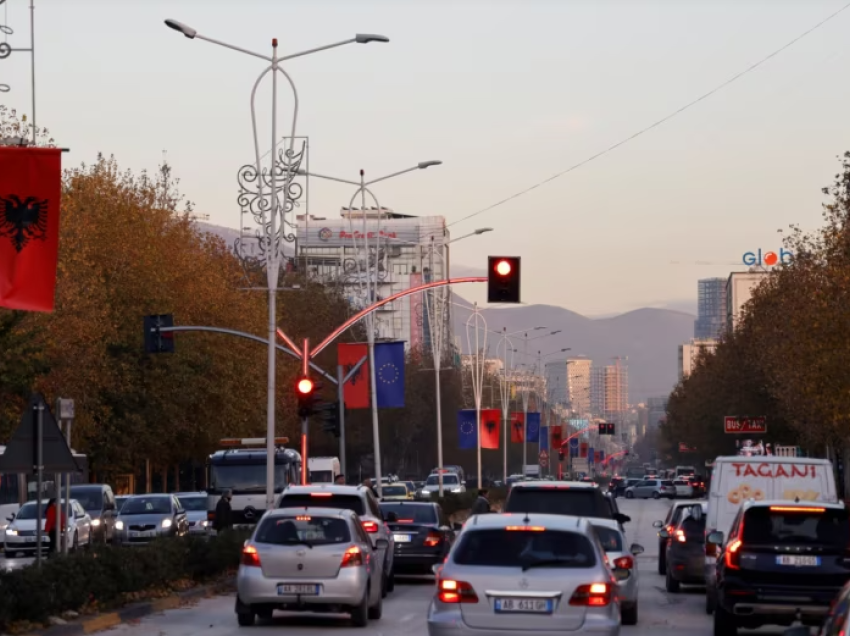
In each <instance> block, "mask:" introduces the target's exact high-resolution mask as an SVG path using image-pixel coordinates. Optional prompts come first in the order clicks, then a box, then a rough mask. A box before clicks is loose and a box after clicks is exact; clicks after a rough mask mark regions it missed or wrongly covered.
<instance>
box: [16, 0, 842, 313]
mask: <svg viewBox="0 0 850 636" xmlns="http://www.w3.org/2000/svg"><path fill="white" fill-rule="evenodd" d="M844 4H845V0H837V1H830V0H822V1H821V0H805V1H803V0H799V1H792V0H786V1H783V0H766V1H763V2H756V1H747V0H735V1H731V0H730V1H725V2H724V1H720V0H703V1H701V2H700V1H697V0H689V1H684V0H682V1H674V0H663V1H658V2H649V1H646V2H644V1H639V0H629V1H625V0H623V1H620V2H615V1H609V2H605V1H602V0H596V1H593V2H591V1H590V0H587V1H570V0H510V1H509V0H501V1H498V0H492V1H489V2H484V1H479V2H474V1H472V0H421V1H420V0H416V1H414V0H411V1H405V0H386V1H383V2H381V1H377V0H376V1H370V0H336V1H332V0H310V1H306V0H305V1H295V0H277V1H271V0H269V1H262V0H239V1H238V2H237V1H235V0H231V1H230V2H225V1H223V0H169V1H167V2H166V1H158V2H157V1H155V0H132V1H130V0H125V1H123V2H115V1H114V0H75V1H73V2H71V1H69V0H36V5H37V8H36V16H37V22H36V47H37V60H36V64H37V76H38V112H37V114H38V123H40V124H43V125H46V126H48V127H49V128H50V129H51V132H52V133H53V134H54V136H55V138H56V139H57V141H58V142H59V144H60V145H62V146H65V147H69V148H71V150H72V152H71V153H69V154H67V155H66V156H65V161H66V164H68V165H70V164H78V163H80V162H91V161H92V160H93V159H94V158H95V155H96V153H97V152H99V151H101V152H104V153H106V154H114V155H115V156H116V157H117V159H118V160H119V162H120V164H121V165H122V166H123V167H127V168H132V169H134V170H139V169H142V168H154V167H156V165H157V164H158V163H159V162H160V161H161V160H162V156H163V150H165V151H167V158H168V161H169V163H171V164H172V166H173V168H174V171H175V174H176V175H177V176H179V177H180V179H181V188H182V190H183V191H184V192H185V194H186V195H187V196H188V197H189V198H191V199H192V200H193V201H195V202H196V203H197V207H198V209H199V211H202V212H206V213H208V214H209V215H210V217H211V218H210V221H211V222H213V223H217V224H219V225H225V226H231V227H238V224H239V212H238V207H237V206H236V190H237V189H236V172H237V169H238V167H239V166H240V165H242V164H243V163H246V162H248V161H250V160H251V158H252V152H253V142H252V137H251V126H250V109H249V95H250V89H251V86H252V85H253V82H254V80H255V78H256V76H257V75H258V74H259V72H260V71H261V70H262V67H263V62H262V61H261V60H257V59H254V58H251V57H248V56H245V55H242V54H239V53H236V52H232V51H228V50H226V49H223V48H220V47H216V46H214V45H212V44H209V43H206V42H202V41H200V40H188V39H186V38H184V37H182V36H181V35H179V34H177V33H176V32H174V31H171V30H169V29H167V28H166V27H165V26H164V25H163V22H162V21H163V19H165V18H168V17H172V18H175V19H177V20H180V21H182V22H185V23H187V24H189V25H191V26H193V27H195V28H196V29H198V31H199V32H200V33H203V34H205V35H208V36H210V37H214V38H218V39H222V40H226V41H228V42H231V43H233V44H237V45H241V46H243V47H246V48H251V49H255V50H259V51H261V52H269V50H270V43H271V39H272V38H273V37H277V38H278V39H279V41H280V45H281V48H280V50H281V53H284V54H285V53H286V52H295V51H300V50H303V49H308V48H312V47H314V46H318V45H323V44H327V43H331V42H334V41H338V40H342V39H345V38H347V37H350V36H351V35H353V34H354V33H356V32H367V33H382V34H385V35H388V36H389V37H390V38H391V40H392V42H391V43H390V44H383V45H382V44H370V45H368V46H360V45H350V46H348V47H344V48H340V49H336V50H331V51H327V52H323V53H319V54H316V55H313V56H309V57H305V58H303V59H298V60H293V61H292V62H290V63H289V64H288V66H287V68H288V69H289V70H290V72H291V73H292V76H293V78H294V81H295V83H296V86H297V87H298V91H299V95H300V100H301V112H300V117H299V126H298V132H299V133H300V134H305V135H309V138H310V146H311V169H313V170H314V171H317V172H323V173H326V174H332V175H340V176H349V177H356V175H357V171H358V170H359V169H360V168H363V169H365V170H366V171H367V174H368V175H373V176H378V175H383V174H385V173H389V172H393V171H395V170H397V169H402V168H406V167H408V166H410V165H413V164H415V163H417V162H418V161H422V160H426V159H442V160H443V161H444V162H445V163H444V165H443V166H441V167H438V168H432V169H429V170H427V171H424V172H417V173H413V174H411V175H407V176H405V177H401V178H399V179H398V180H395V181H391V182H387V183H385V184H382V185H381V186H380V187H379V188H377V189H376V191H377V192H378V193H379V196H380V198H381V202H382V203H383V204H385V205H387V206H389V207H392V208H394V209H395V210H397V211H399V212H404V213H409V214H415V215H432V214H441V215H444V216H446V217H447V219H449V221H450V222H451V221H454V220H457V219H460V218H461V217H463V216H465V215H467V214H469V213H471V212H474V211H476V210H479V209H481V208H484V207H486V206H488V205H490V204H492V203H494V202H495V201H498V200H500V199H502V198H504V197H506V196H509V195H511V194H513V193H514V192H516V191H519V190H522V189H524V188H526V187H528V186H530V185H533V184H534V183H536V182H538V181H541V180H543V179H546V178H548V177H550V176H551V175H553V174H554V173H557V172H560V171H563V170H565V169H567V168H568V167H570V166H571V165H573V164H575V163H577V162H579V161H581V160H583V159H586V158H587V157H589V156H591V155H593V154H595V153H597V152H599V151H600V150H603V149H605V148H607V147H608V146H610V145H612V144H614V143H617V142H618V141H621V140H622V139H624V138H626V137H628V136H630V135H631V134H633V133H634V132H636V131H638V130H640V129H641V128H644V127H645V126H647V125H649V124H651V123H652V122H654V121H656V120H658V119H660V118H662V117H664V116H666V115H668V114H670V113H671V112H673V111H675V110H676V109H678V108H680V107H681V106H683V105H684V104H686V103H688V102H690V101H691V100H693V99H695V98H696V97H699V96H700V95H701V94H703V93H705V92H707V91H708V90H710V89H711V88H713V87H715V86H717V85H718V84H721V83H722V82H724V81H726V80H727V79H729V78H730V77H732V76H733V75H735V74H736V73H738V72H739V71H741V70H743V69H745V68H747V67H748V66H750V65H751V64H753V63H755V62H757V61H758V60H760V59H761V58H763V57H764V56H766V55H768V54H769V53H771V52H773V51H775V50H776V49H779V48H780V47H782V46H783V45H785V44H787V43H788V42H789V41H791V40H792V39H794V38H795V37H797V36H798V35H800V34H801V33H803V32H804V31H805V30H807V29H808V28H810V27H812V26H814V25H815V24H817V23H818V22H820V21H821V20H822V19H824V18H825V17H827V16H828V15H829V14H831V13H833V12H835V11H837V10H838V9H839V8H841V6H843V5H844ZM27 5H28V2H27V0H7V2H6V4H5V5H3V6H0V24H3V23H4V22H7V23H8V25H9V26H11V27H12V28H14V29H15V30H16V33H15V35H12V36H10V37H9V43H10V44H12V45H13V46H20V47H22V46H27V45H28V38H27V35H26V34H27V33H28V30H29V27H28V9H27ZM848 63H850V10H847V11H845V12H843V13H841V14H840V15H839V16H837V17H836V18H835V19H833V20H831V21H830V22H829V23H827V24H826V25H824V26H823V27H821V28H820V29H818V30H816V31H815V32H813V33H812V34H810V35H809V36H807V37H806V38H804V39H803V40H801V41H800V42H798V43H797V44H795V45H794V46H792V47H791V48H789V49H788V50H786V51H784V52H782V53H780V54H779V55H777V56H776V57H774V58H773V59H771V60H770V61H768V62H767V63H765V64H764V65H763V66H761V67H760V68H758V69H757V70H755V71H754V72H752V73H750V74H748V75H747V76H745V77H743V78H741V79H740V80H738V81H737V82H735V83H734V84H732V85H731V86H729V87H728V88H725V89H723V90H722V91H720V92H719V93H717V94H715V95H714V96H712V97H710V98H708V99H707V100H705V101H703V102H702V103H700V104H698V105H697V106H695V107H693V108H691V109H690V110H688V111H686V112H684V113H682V114H681V115H679V116H677V117H676V118H674V119H673V120H672V121H670V122H668V123H666V124H664V125H662V126H660V127H658V128H656V129H654V130H652V131H650V132H648V133H647V134H645V135H642V136H641V137H639V138H638V139H636V140H634V141H632V142H630V143H628V144H626V145H625V146H624V147H622V148H619V149H617V150H615V151H613V152H611V153H610V154H608V155H605V156H603V157H601V158H599V159H597V160H595V161H593V162H591V163H590V164H588V165H586V166H584V167H582V168H580V169H578V170H575V171H573V172H571V173H570V174H568V175H566V176H564V177H561V178H559V179H556V180H554V181H552V182H550V183H548V184H546V185H545V186H542V187H540V188H538V189H536V190H534V191H533V192H531V193H530V194H528V195H525V196H523V197H520V198H518V199H516V200H514V201H511V202H510V203H508V204H506V205H503V206H501V207H499V208H497V209H495V210H493V211H490V212H488V213H486V214H482V215H480V216H478V217H477V218H475V219H471V220H469V221H465V222H463V223H459V224H457V225H454V226H452V228H451V231H452V232H453V234H454V236H460V235H461V234H463V233H466V232H468V231H471V230H473V229H475V228H477V227H484V226H489V227H493V228H495V230H496V231H495V232H492V233H490V234H487V235H485V236H482V237H477V238H474V239H469V240H467V241H464V242H463V243H458V244H457V248H456V249H455V250H454V252H453V255H452V259H453V261H454V262H455V263H458V264H462V265H465V266H469V267H480V266H482V265H483V264H484V263H485V258H486V256H487V254H512V255H520V256H522V257H523V272H524V277H523V289H524V300H526V301H527V302H539V303H548V304H555V305H562V306H565V307H568V308H570V309H572V310H574V311H578V312H580V313H584V314H588V315H595V314H604V313H611V312H617V311H623V310H628V309H632V308H635V307H640V306H646V305H656V306H658V305H664V304H666V303H678V302H681V301H693V300H694V299H695V295H696V280H697V279H698V278H703V277H709V276H726V275H727V274H728V272H729V271H730V270H731V269H737V268H738V267H737V266H736V265H735V264H737V263H739V262H740V258H741V255H742V253H743V252H745V251H748V250H750V249H756V248H759V247H761V248H764V249H772V248H777V247H779V235H778V234H777V233H776V230H777V228H779V227H785V226H787V225H788V224H789V223H800V224H802V225H803V226H804V227H815V226H816V225H817V224H818V223H819V221H820V204H821V202H822V201H823V197H822V195H821V193H820V187H821V186H823V185H826V184H827V183H828V182H829V181H830V179H831V177H832V175H833V174H834V173H835V170H836V166H837V164H836V162H835V156H836V155H838V154H839V153H841V152H843V151H844V150H847V149H848V148H850V130H849V129H848V122H850V118H848V104H850V83H848V82H847V81H846V80H845V79H844V78H845V77H846V73H847V68H848V66H850V64H848ZM0 83H6V84H10V85H11V86H12V91H11V92H10V93H8V94H4V95H0V103H5V104H7V105H9V106H11V107H17V108H18V109H19V110H20V111H29V110H30V98H29V58H28V57H27V55H26V54H24V53H14V54H13V55H12V56H11V57H10V58H8V59H5V60H0ZM268 95H269V91H264V92H261V96H263V97H265V96H268ZM282 95H283V98H282V99H283V106H284V108H282V109H281V118H280V122H281V126H284V125H286V126H288V122H289V121H290V117H291V110H290V109H289V106H290V105H291V103H292V101H291V97H290V94H289V93H287V92H285V91H282ZM264 101H265V102H268V99H265V100H264ZM269 112H270V110H269V109H268V108H267V106H266V104H263V109H262V111H261V114H260V117H261V119H260V122H261V125H262V134H263V135H264V136H266V137H268V136H269V135H270V128H269V127H268V122H269ZM350 194H351V191H350V188H348V187H346V186H338V185H329V184H326V183H321V182H318V181H313V182H312V183H311V192H310V195H311V202H310V211H311V212H312V213H313V214H316V215H322V216H334V215H336V214H337V213H338V211H339V208H340V206H342V205H344V204H347V202H348V199H349V197H350ZM671 261H676V262H678V263H679V264H671ZM698 261H700V262H709V263H711V264H710V265H706V264H696V262H698ZM479 287H480V286H479ZM462 293H463V295H464V296H467V297H470V298H475V294H474V293H470V290H469V289H464V290H463V292H462Z"/></svg>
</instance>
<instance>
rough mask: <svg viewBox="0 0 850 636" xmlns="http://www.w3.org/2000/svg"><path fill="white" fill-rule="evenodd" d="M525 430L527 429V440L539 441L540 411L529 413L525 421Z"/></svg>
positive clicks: (534, 442)
mask: <svg viewBox="0 0 850 636" xmlns="http://www.w3.org/2000/svg"><path fill="white" fill-rule="evenodd" d="M525 430H526V431H528V438H527V440H528V441H529V442H531V443H533V444H536V443H537V442H539V441H540V413H529V414H528V419H527V420H526V423H525Z"/></svg>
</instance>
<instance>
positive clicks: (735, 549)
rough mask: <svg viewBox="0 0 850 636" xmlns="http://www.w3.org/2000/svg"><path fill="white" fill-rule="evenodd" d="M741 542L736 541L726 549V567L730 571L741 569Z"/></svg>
mask: <svg viewBox="0 0 850 636" xmlns="http://www.w3.org/2000/svg"><path fill="white" fill-rule="evenodd" d="M741 545H742V544H741V540H740V539H735V540H734V541H733V542H732V543H730V544H729V545H728V546H727V547H726V554H725V556H724V558H725V559H726V567H727V568H729V569H730V570H740V569H741V563H740V560H741V554H740V550H741Z"/></svg>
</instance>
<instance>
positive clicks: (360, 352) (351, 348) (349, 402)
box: [336, 342, 369, 409]
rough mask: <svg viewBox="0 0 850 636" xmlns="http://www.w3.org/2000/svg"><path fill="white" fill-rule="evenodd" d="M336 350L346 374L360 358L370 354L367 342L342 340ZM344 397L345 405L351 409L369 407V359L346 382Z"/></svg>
mask: <svg viewBox="0 0 850 636" xmlns="http://www.w3.org/2000/svg"><path fill="white" fill-rule="evenodd" d="M336 352H337V353H336V355H337V360H338V361H339V364H340V365H341V366H342V372H343V374H344V375H347V374H348V372H349V371H351V370H352V369H353V368H354V366H355V365H356V364H357V363H358V362H360V360H362V359H363V358H364V357H367V356H368V355H369V348H368V346H367V345H366V344H365V343H364V344H361V343H357V344H349V343H342V342H341V343H339V344H338V345H337V347H336ZM343 399H344V400H345V406H346V407H348V408H350V409H368V408H369V360H368V359H367V360H366V361H365V362H364V363H363V364H361V365H360V368H359V369H357V373H355V374H354V375H353V376H351V379H350V380H349V381H348V382H346V383H345V386H344V387H343Z"/></svg>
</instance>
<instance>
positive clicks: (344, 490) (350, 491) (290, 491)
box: [283, 484, 369, 497]
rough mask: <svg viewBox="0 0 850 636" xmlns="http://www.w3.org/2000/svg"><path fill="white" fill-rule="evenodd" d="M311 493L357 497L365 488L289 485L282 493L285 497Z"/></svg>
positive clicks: (332, 485) (365, 491) (330, 485)
mask: <svg viewBox="0 0 850 636" xmlns="http://www.w3.org/2000/svg"><path fill="white" fill-rule="evenodd" d="M312 492H329V493H331V494H332V495H354V496H356V497H359V496H361V495H363V494H365V493H367V492H369V488H368V487H366V486H362V485H361V486H343V485H341V484H310V485H309V486H300V485H289V486H287V487H286V490H284V491H283V496H284V497H285V496H286V495H307V494H310V493H312Z"/></svg>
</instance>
